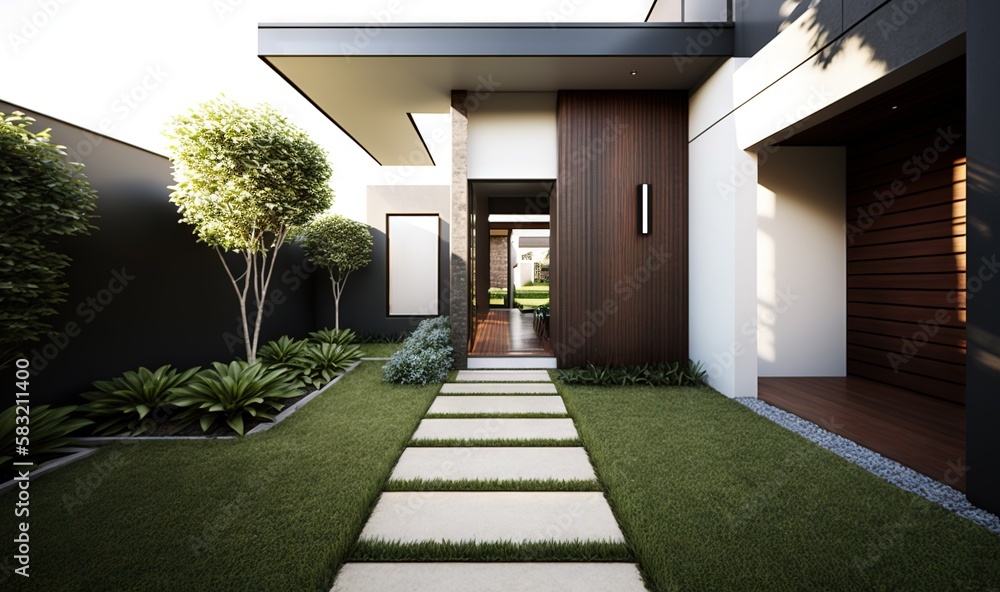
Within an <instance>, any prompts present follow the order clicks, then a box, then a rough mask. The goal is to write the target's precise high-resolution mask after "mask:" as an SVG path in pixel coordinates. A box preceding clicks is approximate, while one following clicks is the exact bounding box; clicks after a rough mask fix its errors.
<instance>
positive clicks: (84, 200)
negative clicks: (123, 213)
mask: <svg viewBox="0 0 1000 592" xmlns="http://www.w3.org/2000/svg"><path fill="white" fill-rule="evenodd" d="M34 122H35V120H34V119H33V118H31V117H26V116H25V115H24V114H23V113H20V112H14V113H13V114H11V115H7V116H5V115H4V114H3V113H0V251H2V252H3V253H4V256H3V257H0V368H5V367H7V366H8V365H10V364H11V363H12V362H13V360H14V359H16V358H17V357H18V356H19V355H24V354H25V353H27V352H26V351H25V350H26V348H27V346H28V344H30V343H32V342H36V341H39V340H40V339H42V338H43V337H45V336H47V335H48V334H49V333H50V332H51V331H52V325H51V324H50V323H48V322H46V321H45V320H44V319H45V318H46V317H50V316H52V315H54V314H56V313H57V312H58V311H57V310H56V306H57V305H58V304H60V303H62V302H65V300H66V274H65V269H66V267H67V266H68V265H69V264H70V261H71V259H70V258H69V256H68V255H66V254H64V253H61V252H59V244H58V241H59V240H61V239H62V238H63V237H66V236H73V235H81V234H90V231H91V230H94V229H95V227H94V226H93V225H92V224H91V220H92V219H93V217H94V216H93V212H94V209H95V208H96V207H97V204H96V199H97V195H96V194H95V193H94V190H93V189H91V188H90V185H89V184H88V183H87V180H86V177H84V175H83V173H82V171H83V165H82V164H78V163H74V162H69V161H68V160H67V159H66V158H65V152H63V147H62V146H59V145H57V144H53V143H52V142H51V137H50V136H49V133H48V131H40V132H37V133H36V132H33V131H31V130H30V129H28V128H29V126H31V125H32V124H33V123H34Z"/></svg>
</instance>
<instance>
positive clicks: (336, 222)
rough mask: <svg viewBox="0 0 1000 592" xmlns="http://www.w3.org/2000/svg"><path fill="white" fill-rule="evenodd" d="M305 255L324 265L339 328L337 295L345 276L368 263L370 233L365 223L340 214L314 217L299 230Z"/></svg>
mask: <svg viewBox="0 0 1000 592" xmlns="http://www.w3.org/2000/svg"><path fill="white" fill-rule="evenodd" d="M301 237H302V238H301V240H302V247H303V248H304V249H305V250H306V256H307V257H308V258H309V260H310V261H312V262H313V263H315V264H316V265H318V266H319V267H325V268H326V269H327V272H328V273H329V275H330V282H331V283H332V284H333V299H334V306H335V312H336V327H337V328H338V329H339V328H340V297H341V295H342V294H343V292H344V285H345V284H346V283H347V277H348V276H349V275H350V273H351V272H352V271H357V270H358V269H361V268H362V267H364V266H366V265H368V264H369V263H371V260H372V244H373V242H372V235H371V233H370V232H369V231H368V226H367V225H366V224H362V223H361V222H357V221H354V220H351V219H350V218H345V217H344V216H341V215H340V214H325V215H322V216H317V217H316V218H314V219H313V220H312V221H311V222H310V223H309V224H307V225H306V226H305V227H303V228H302V230H301Z"/></svg>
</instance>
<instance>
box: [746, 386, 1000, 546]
mask: <svg viewBox="0 0 1000 592" xmlns="http://www.w3.org/2000/svg"><path fill="white" fill-rule="evenodd" d="M736 401H738V402H739V403H742V404H743V405H745V406H746V407H749V408H750V409H751V410H752V411H753V412H754V413H757V414H758V415H762V416H764V417H766V418H768V419H770V420H771V421H773V422H774V423H776V424H778V425H780V426H782V427H784V428H786V429H788V430H791V431H793V432H795V433H796V434H798V435H800V436H802V437H803V438H806V439H807V440H810V441H811V442H814V443H816V444H819V445H820V446H822V447H823V448H826V449H827V450H829V451H830V452H833V453H834V454H836V455H837V456H840V457H842V458H844V459H846V460H849V461H850V462H852V463H854V464H856V465H858V466H859V467H861V468H862V469H865V470H866V471H868V472H869V473H872V474H874V475H876V476H878V477H881V478H883V479H885V480H886V481H888V482H889V483H892V484H893V485H895V486H897V487H899V488H900V489H904V490H906V491H909V492H912V493H915V494H917V495H919V496H921V497H923V498H924V499H927V500H929V501H932V502H934V503H936V504H939V505H941V506H943V507H944V508H946V509H948V510H951V511H952V512H954V513H955V514H957V515H959V516H961V517H962V518H965V519H967V520H971V521H972V522H975V523H976V524H979V525H981V526H984V527H986V528H988V529H989V530H991V531H993V532H995V533H998V534H1000V517H997V516H996V515H994V514H991V513H989V512H987V511H986V510H983V509H981V508H977V507H976V506H973V505H972V504H971V503H969V500H967V499H966V498H965V494H964V493H962V492H961V491H958V490H957V489H953V488H951V487H948V486H947V485H945V484H944V483H941V482H940V481H936V480H934V479H931V478H930V477H928V476H926V475H922V474H920V473H918V472H916V471H914V470H913V469H911V468H909V467H905V466H903V465H901V464H899V463H898V462H896V461H894V460H891V459H888V458H886V457H884V456H882V455H881V454H879V453H877V452H874V451H872V450H869V449H867V448H865V447H864V446H861V445H860V444H856V443H855V442H852V441H850V440H848V439H847V438H844V437H843V436H838V435H837V434H834V433H832V432H828V431H827V430H824V429H823V428H821V427H819V426H818V425H816V424H814V423H812V422H809V421H806V420H804V419H802V418H801V417H798V416H797V415H793V414H791V413H788V412H787V411H784V410H781V409H778V408H777V407H774V406H773V405H769V404H767V403H765V402H764V401H761V400H760V399H755V398H752V397H737V398H736Z"/></svg>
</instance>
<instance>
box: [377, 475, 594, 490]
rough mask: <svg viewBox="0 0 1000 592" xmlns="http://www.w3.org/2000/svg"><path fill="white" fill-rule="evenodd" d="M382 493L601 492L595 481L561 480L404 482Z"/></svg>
mask: <svg viewBox="0 0 1000 592" xmlns="http://www.w3.org/2000/svg"><path fill="white" fill-rule="evenodd" d="M385 490H386V491H601V484H600V483H598V482H597V481H595V480H564V479H441V478H436V479H420V478H417V479H405V480H399V481H389V483H387V484H386V486H385Z"/></svg>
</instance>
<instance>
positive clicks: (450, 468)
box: [391, 446, 597, 481]
mask: <svg viewBox="0 0 1000 592" xmlns="http://www.w3.org/2000/svg"><path fill="white" fill-rule="evenodd" d="M391 479H392V480H394V481H404V480H408V479H428V480H430V479H448V480H452V481H455V480H459V479H481V480H490V479H560V480H564V481H589V480H594V479H597V476H596V475H595V474H594V467H592V466H591V464H590V459H589V458H588V457H587V451H586V450H584V449H583V448H579V447H551V446H550V447H533V446H526V447H523V448H521V447H466V446H461V447H456V448H450V447H449V448H419V447H417V448H407V449H406V450H404V451H403V456H401V457H400V458H399V462H398V463H396V468H395V469H393V471H392V477H391Z"/></svg>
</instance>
